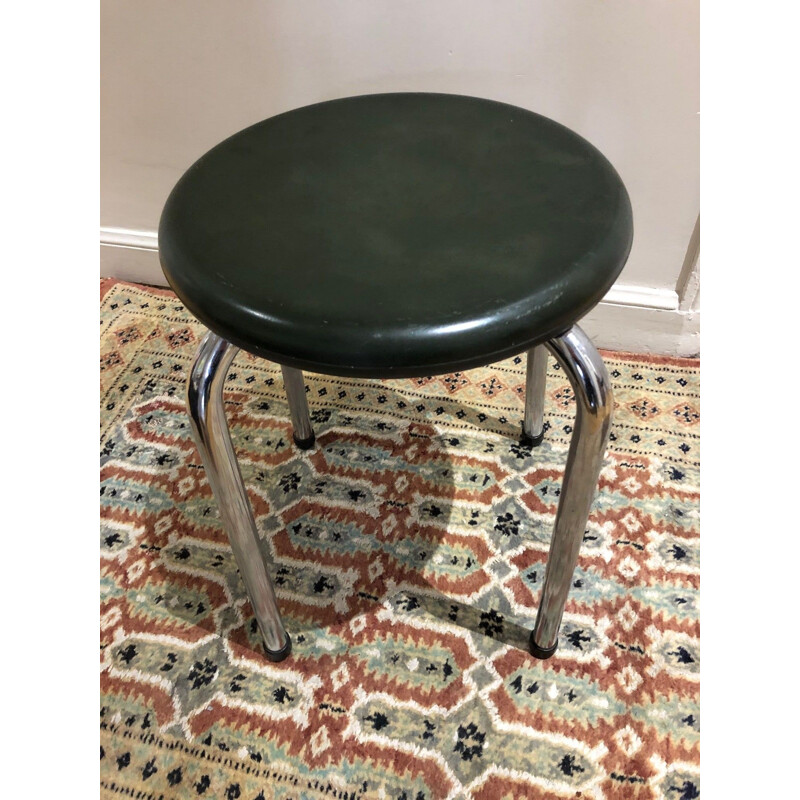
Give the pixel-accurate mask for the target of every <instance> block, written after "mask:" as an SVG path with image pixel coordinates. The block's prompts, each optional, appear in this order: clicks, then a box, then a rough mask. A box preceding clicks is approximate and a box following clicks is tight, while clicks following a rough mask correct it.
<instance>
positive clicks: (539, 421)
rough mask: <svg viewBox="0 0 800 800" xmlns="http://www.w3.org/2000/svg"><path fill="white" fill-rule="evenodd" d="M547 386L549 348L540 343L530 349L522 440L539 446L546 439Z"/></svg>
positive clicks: (530, 445) (532, 445) (530, 444)
mask: <svg viewBox="0 0 800 800" xmlns="http://www.w3.org/2000/svg"><path fill="white" fill-rule="evenodd" d="M546 386H547V348H545V346H544V345H538V346H537V347H532V348H531V349H530V350H528V369H527V375H526V377H525V419H524V420H523V422H522V442H523V444H527V445H528V446H529V447H538V446H539V445H540V444H541V443H542V439H544V393H545V388H546Z"/></svg>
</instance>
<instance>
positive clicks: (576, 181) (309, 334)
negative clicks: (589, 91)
mask: <svg viewBox="0 0 800 800" xmlns="http://www.w3.org/2000/svg"><path fill="white" fill-rule="evenodd" d="M632 235H633V226H632V217H631V206H630V201H629V199H628V194H627V192H626V190H625V187H624V186H623V184H622V181H621V180H620V178H619V176H618V174H617V173H616V171H615V170H614V168H613V167H612V166H611V164H609V162H608V161H607V160H606V159H605V157H604V156H603V155H602V154H601V153H600V152H599V151H598V150H597V149H596V148H595V147H593V146H592V145H591V144H589V143H588V142H587V141H586V140H585V139H583V138H581V137H580V136H578V135H577V134H575V133H573V132H572V131H570V130H569V129H567V128H565V127H563V126H562V125H559V124H558V123H556V122H553V121H552V120H549V119H547V118H545V117H542V116H540V115H538V114H534V113H532V112H530V111H525V110H523V109H520V108H516V107H514V106H510V105H506V104H503V103H497V102H494V101H489V100H481V99H477V98H473V97H463V96H459V95H442V94H378V95H366V96H361V97H353V98H347V99H342V100H333V101H330V102H326V103H318V104H316V105H312V106H307V107H305V108H299V109H296V110H294V111H290V112H287V113H285V114H281V115H279V116H276V117H273V118H271V119H267V120H265V121H263V122H260V123H258V124H256V125H253V126H252V127H249V128H247V129H245V130H243V131H241V132H240V133H237V134H235V135H234V136H231V137H230V138H229V139H227V140H225V141H224V142H222V143H221V144H220V145H218V146H217V147H215V148H213V149H212V150H210V151H209V152H208V153H207V154H206V155H204V156H203V157H202V158H200V159H199V160H198V161H197V162H196V163H195V164H194V165H193V166H192V167H190V168H189V170H188V171H187V172H186V173H185V174H184V176H183V177H182V178H181V179H180V181H179V182H178V184H177V185H176V186H175V188H174V190H173V191H172V193H171V195H170V196H169V199H168V201H167V203H166V206H165V208H164V212H163V215H162V217H161V223H160V227H159V251H160V257H161V264H162V267H163V270H164V273H165V275H166V277H167V279H168V281H169V283H170V285H171V286H172V288H173V289H174V290H175V292H176V293H177V295H178V296H179V297H180V298H181V300H182V301H183V302H184V303H185V305H186V307H187V308H188V309H189V310H190V311H191V312H192V313H193V314H194V315H195V316H196V317H197V318H198V319H199V320H200V321H201V322H203V323H204V324H205V325H206V326H207V327H208V328H209V329H211V330H212V331H214V332H215V333H217V334H219V335H220V336H222V337H224V338H225V339H227V340H228V341H230V342H232V343H233V344H235V345H237V346H239V347H241V348H243V349H245V350H247V351H249V352H251V353H255V354H257V355H261V356H264V357H266V358H269V359H271V360H273V361H276V362H279V363H281V364H284V365H287V366H291V367H295V368H298V369H305V370H311V371H313V372H322V373H328V374H334V375H342V376H344V375H364V376H372V377H404V376H405V377H410V376H422V375H431V374H441V373H443V372H451V371H454V370H458V369H467V368H469V367H474V366H478V365H480V364H486V363H489V362H492V361H495V360H499V359H501V358H504V357H506V356H508V355H512V354H514V353H518V352H521V351H522V350H526V349H528V348H530V347H532V346H533V345H535V344H539V343H541V342H544V341H546V340H548V339H550V338H552V337H553V336H557V335H559V334H561V333H563V332H564V331H566V330H567V329H568V328H570V326H571V325H573V324H574V323H575V322H577V321H578V319H579V318H580V317H581V316H583V315H584V314H585V313H586V312H587V311H588V310H589V309H591V308H592V307H593V306H594V305H596V304H597V303H598V302H599V301H600V299H601V298H602V297H603V295H604V294H605V293H606V292H607V291H608V289H609V288H610V287H611V285H612V284H613V282H614V280H615V279H616V277H617V276H618V274H619V273H620V271H621V270H622V267H623V265H624V263H625V260H626V258H627V256H628V252H629V250H630V247H631V240H632Z"/></svg>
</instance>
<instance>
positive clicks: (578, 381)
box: [530, 325, 614, 658]
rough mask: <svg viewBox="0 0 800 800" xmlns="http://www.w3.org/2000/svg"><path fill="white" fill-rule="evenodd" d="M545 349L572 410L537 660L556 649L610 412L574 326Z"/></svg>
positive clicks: (595, 360)
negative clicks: (571, 396) (565, 380)
mask: <svg viewBox="0 0 800 800" xmlns="http://www.w3.org/2000/svg"><path fill="white" fill-rule="evenodd" d="M547 347H548V349H549V350H550V352H551V353H552V354H553V355H554V356H555V358H556V359H558V362H559V363H560V364H561V366H562V367H563V368H564V371H565V372H566V374H567V376H568V377H569V380H570V383H571V384H572V388H573V391H574V392H575V397H576V400H577V404H578V408H577V412H576V414H575V426H574V430H573V433H572V441H571V442H570V446H569V455H568V456H567V465H566V468H565V470H564V481H563V483H562V484H561V497H560V499H559V503H558V512H557V513H556V521H555V526H554V529H553V538H552V541H551V544H550V554H549V555H548V557H547V567H546V568H545V574H544V586H543V587H542V596H541V600H540V602H539V611H538V614H537V616H536V626H535V627H534V629H533V632H532V634H531V641H530V646H531V652H532V653H533V655H535V656H536V657H537V658H550V656H552V655H553V653H555V651H556V647H557V646H558V629H559V627H560V626H561V617H562V615H563V614H564V605H565V604H566V602H567V594H568V593H569V589H570V586H571V584H572V574H573V572H574V570H575V565H576V564H577V562H578V551H579V550H580V546H581V542H582V541H583V534H584V532H585V530H586V522H587V520H588V518H589V509H590V507H591V505H592V500H593V499H594V494H595V490H596V488H597V479H598V477H599V476H600V468H601V467H602V463H603V453H604V452H605V447H606V441H607V438H608V432H609V428H610V427H611V412H612V409H613V407H614V399H613V395H612V392H611V382H610V380H609V377H608V373H607V372H606V368H605V365H604V364H603V361H602V359H601V358H600V354H599V353H598V352H597V350H596V349H595V348H594V345H593V344H592V343H591V341H589V339H588V338H587V336H586V334H585V333H584V332H583V331H582V330H581V329H580V328H579V327H578V326H577V325H575V326H573V327H572V328H571V329H570V330H569V331H567V332H566V333H565V334H563V335H562V336H557V337H555V338H553V339H551V340H550V341H549V342H548V343H547Z"/></svg>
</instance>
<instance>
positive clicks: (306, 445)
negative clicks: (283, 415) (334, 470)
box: [281, 365, 314, 450]
mask: <svg viewBox="0 0 800 800" xmlns="http://www.w3.org/2000/svg"><path fill="white" fill-rule="evenodd" d="M281 372H282V373H283V386H284V388H285V389H286V397H287V398H288V400H289V415H290V416H291V418H292V427H293V428H294V433H293V434H292V438H293V439H294V443H295V444H296V445H297V446H298V447H299V448H300V449H301V450H310V449H311V448H312V447H313V446H314V429H313V428H312V427H311V418H310V417H309V416H308V401H307V400H306V384H305V381H304V380H303V373H302V371H301V370H299V369H294V367H284V366H283V365H281Z"/></svg>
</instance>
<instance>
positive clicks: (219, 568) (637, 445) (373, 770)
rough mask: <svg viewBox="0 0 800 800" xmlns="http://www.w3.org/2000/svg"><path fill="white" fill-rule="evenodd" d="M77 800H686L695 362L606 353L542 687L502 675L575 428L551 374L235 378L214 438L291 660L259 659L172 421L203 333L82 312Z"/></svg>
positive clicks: (160, 318)
mask: <svg viewBox="0 0 800 800" xmlns="http://www.w3.org/2000/svg"><path fill="white" fill-rule="evenodd" d="M101 295H102V300H101V345H100V376H101V404H102V405H101V409H102V414H101V422H102V429H101V464H102V466H101V488H100V495H101V497H100V499H101V518H102V519H101V534H100V565H101V566H100V602H101V612H100V626H101V634H100V659H101V671H100V683H101V700H100V706H101V708H100V727H101V751H100V765H101V771H100V779H101V787H102V790H101V791H102V796H103V797H107V798H118V797H120V798H121V797H129V798H134V797H135V798H143V799H152V800H155V799H156V798H173V797H174V798H197V797H203V798H225V799H226V800H234V799H235V798H242V800H256V798H258V799H259V800H271V799H273V798H275V799H278V800H299V799H301V798H313V799H314V800H316V798H339V799H340V800H344V798H348V800H367V798H369V799H372V798H386V800H440V799H441V800H444V799H445V798H448V799H450V800H455V799H456V798H482V799H484V800H501V799H502V798H574V797H581V798H595V799H596V800H599V799H600V798H608V799H612V798H641V799H642V800H644V799H645V798H648V799H650V798H652V799H654V800H655V798H662V799H664V800H694V798H698V797H699V796H700V789H699V787H700V783H699V726H700V716H699V705H698V702H699V652H700V651H699V616H698V611H699V608H698V603H699V600H698V597H699V595H698V591H699V529H698V503H699V495H698V490H699V477H698V467H699V362H698V361H696V360H685V359H683V360H682V359H675V358H664V357H646V356H632V355H627V354H622V353H604V357H605V359H606V363H607V366H608V369H609V372H610V374H611V378H612V382H613V386H614V391H615V396H616V412H615V421H614V425H613V430H612V434H611V440H610V443H609V449H608V453H607V457H606V460H605V464H604V468H603V471H602V474H601V478H600V484H599V492H598V495H597V499H596V501H595V503H594V506H593V509H592V514H591V517H590V520H589V524H588V527H587V530H586V533H585V536H584V543H583V548H582V551H581V556H580V561H579V565H578V569H577V572H576V574H575V580H574V584H573V588H572V591H571V594H570V598H569V601H568V604H567V609H566V614H565V617H564V623H563V626H562V631H561V637H560V646H559V650H558V652H557V653H556V655H555V656H554V657H553V658H552V659H551V660H549V661H538V660H536V659H535V658H533V657H532V656H531V655H530V654H529V653H528V652H527V640H528V632H529V630H530V629H531V628H532V626H533V623H534V619H535V614H536V607H537V603H538V597H539V592H540V588H541V583H542V578H543V572H544V564H545V561H546V557H547V551H548V547H549V541H550V532H551V529H552V524H553V519H554V515H555V511H556V506H557V503H558V495H559V486H560V482H561V476H562V474H563V468H564V462H565V459H566V452H567V446H568V443H569V438H570V433H571V425H572V424H573V418H574V402H573V396H572V391H571V389H570V386H569V383H568V381H567V379H566V377H565V375H564V373H563V370H561V369H559V368H558V366H557V365H556V364H555V363H554V362H553V360H552V359H551V360H550V363H549V372H548V385H547V405H546V414H545V419H546V435H545V440H544V443H543V444H542V445H541V446H540V447H538V448H535V449H533V450H531V449H528V448H526V447H524V446H522V445H521V444H520V443H519V432H520V420H521V417H522V411H523V401H522V395H523V391H524V378H525V362H524V357H517V358H511V359H508V360H505V361H502V362H500V363H497V364H493V365H491V366H488V367H485V368H482V369H474V370H470V371H468V372H463V373H455V374H452V375H445V376H431V377H423V378H419V379H414V380H391V381H377V380H374V381H370V380H355V379H339V378H333V377H329V376H323V375H313V374H309V375H307V376H306V378H307V386H308V399H309V406H310V409H311V414H312V418H313V422H314V425H315V430H316V434H317V443H316V446H315V447H314V448H313V449H312V450H309V451H305V452H304V451H300V450H298V449H297V448H296V447H295V446H294V445H293V443H292V437H291V427H290V423H289V415H288V409H287V403H286V399H285V397H284V393H283V385H282V380H281V373H280V369H279V367H278V366H277V365H276V364H274V363H270V362H268V361H264V360H259V359H256V358H253V357H250V356H249V355H247V354H245V353H239V354H238V355H237V357H236V359H235V361H234V363H233V366H232V368H231V371H230V375H229V378H228V380H227V384H226V387H227V391H226V408H227V412H228V418H229V422H230V425H231V430H232V436H233V440H234V443H235V446H236V448H237V452H238V455H239V461H240V465H241V469H242V473H243V476H244V480H245V482H246V484H247V487H248V491H249V494H250V499H251V502H252V505H253V508H254V512H255V516H256V520H257V524H258V528H259V532H260V535H261V540H262V545H263V548H264V552H265V553H266V554H267V555H268V557H269V558H270V560H271V562H272V564H273V565H274V577H275V582H276V587H277V594H278V598H279V601H280V604H281V609H282V612H283V615H284V621H285V623H286V626H287V628H288V630H289V632H290V634H291V636H292V639H293V648H294V649H293V652H292V655H291V656H290V658H289V659H287V660H286V661H284V662H282V663H280V664H273V663H271V662H269V661H268V660H267V659H266V658H265V657H264V656H263V654H262V650H261V645H260V640H259V636H258V633H257V631H256V626H255V620H254V618H253V614H252V610H251V608H250V604H249V602H248V601H247V599H246V597H245V594H244V589H243V586H242V584H241V581H240V579H239V576H238V574H237V569H236V565H235V563H234V560H233V557H232V554H231V550H230V548H229V545H228V541H227V538H226V535H225V533H224V531H223V529H222V527H221V525H220V522H219V517H218V513H217V508H216V505H215V503H214V501H213V498H212V495H211V492H210V489H209V486H208V483H207V481H206V478H205V474H204V470H203V467H202V465H201V463H200V460H199V456H198V453H197V450H196V449H195V446H194V444H193V442H192V438H191V435H190V429H189V422H188V418H187V416H186V413H185V410H184V401H183V394H184V383H185V379H186V374H187V370H188V368H189V367H190V365H191V363H192V359H193V356H194V353H195V351H196V349H197V346H198V344H199V341H200V339H201V338H202V336H203V334H204V330H203V328H202V326H201V325H200V324H198V323H197V322H196V321H195V320H194V319H193V318H192V316H191V315H190V314H189V313H188V312H187V311H186V309H185V308H184V307H183V306H182V304H181V303H180V302H179V301H178V300H177V299H176V297H175V296H174V295H173V294H172V293H171V292H169V291H166V290H159V289H152V288H147V287H143V286H137V285H133V284H128V283H123V282H118V281H113V280H106V281H103V282H102V284H101Z"/></svg>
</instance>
